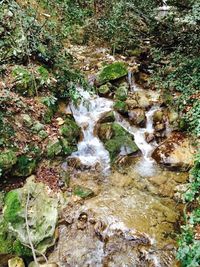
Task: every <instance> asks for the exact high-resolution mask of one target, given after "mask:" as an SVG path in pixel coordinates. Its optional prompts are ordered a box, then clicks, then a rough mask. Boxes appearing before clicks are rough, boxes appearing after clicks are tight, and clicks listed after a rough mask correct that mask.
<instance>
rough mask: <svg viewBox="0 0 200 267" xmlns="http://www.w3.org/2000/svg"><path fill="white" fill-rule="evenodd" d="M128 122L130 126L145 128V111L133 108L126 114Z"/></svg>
mask: <svg viewBox="0 0 200 267" xmlns="http://www.w3.org/2000/svg"><path fill="white" fill-rule="evenodd" d="M128 116H129V121H130V123H131V124H132V125H136V126H140V127H145V124H146V116H145V111H144V110H143V109H141V108H135V109H132V110H131V111H129V112H128Z"/></svg>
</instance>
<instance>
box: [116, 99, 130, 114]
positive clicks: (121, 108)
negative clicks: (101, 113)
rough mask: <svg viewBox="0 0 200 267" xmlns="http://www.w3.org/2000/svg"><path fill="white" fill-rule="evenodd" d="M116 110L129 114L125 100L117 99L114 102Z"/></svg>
mask: <svg viewBox="0 0 200 267" xmlns="http://www.w3.org/2000/svg"><path fill="white" fill-rule="evenodd" d="M114 110H116V111H117V112H119V113H120V114H122V115H128V105H127V104H126V103H125V102H123V101H117V102H115V104H114Z"/></svg>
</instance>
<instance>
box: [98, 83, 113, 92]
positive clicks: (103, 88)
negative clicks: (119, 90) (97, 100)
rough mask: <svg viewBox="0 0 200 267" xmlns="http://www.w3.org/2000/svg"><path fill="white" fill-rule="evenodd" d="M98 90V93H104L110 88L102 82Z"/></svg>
mask: <svg viewBox="0 0 200 267" xmlns="http://www.w3.org/2000/svg"><path fill="white" fill-rule="evenodd" d="M98 92H99V94H100V95H106V94H108V93H109V92H110V88H109V86H108V85H107V84H104V85H102V86H100V87H99V88H98Z"/></svg>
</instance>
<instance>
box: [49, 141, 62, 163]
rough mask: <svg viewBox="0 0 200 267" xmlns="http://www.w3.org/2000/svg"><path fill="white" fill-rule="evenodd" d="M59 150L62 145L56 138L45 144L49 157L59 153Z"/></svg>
mask: <svg viewBox="0 0 200 267" xmlns="http://www.w3.org/2000/svg"><path fill="white" fill-rule="evenodd" d="M61 151H62V146H61V143H60V141H59V140H58V139H57V138H56V139H53V140H50V141H49V143H48V145H47V156H48V157H49V158H54V157H55V156H58V155H59V154H60V153H61Z"/></svg>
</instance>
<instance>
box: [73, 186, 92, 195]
mask: <svg viewBox="0 0 200 267" xmlns="http://www.w3.org/2000/svg"><path fill="white" fill-rule="evenodd" d="M74 195H76V196H79V197H81V198H89V197H92V196H93V195H94V193H93V191H92V190H91V189H89V188H87V187H83V186H80V185H76V186H75V187H74Z"/></svg>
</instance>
